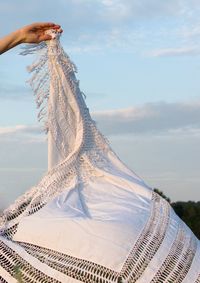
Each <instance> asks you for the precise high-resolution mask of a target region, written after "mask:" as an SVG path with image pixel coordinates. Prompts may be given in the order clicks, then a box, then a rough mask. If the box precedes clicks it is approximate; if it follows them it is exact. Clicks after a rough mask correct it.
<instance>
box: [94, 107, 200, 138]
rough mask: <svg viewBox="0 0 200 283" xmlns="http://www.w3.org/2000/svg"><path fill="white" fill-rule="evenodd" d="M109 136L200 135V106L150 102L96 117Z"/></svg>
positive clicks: (103, 113)
mask: <svg viewBox="0 0 200 283" xmlns="http://www.w3.org/2000/svg"><path fill="white" fill-rule="evenodd" d="M93 117H94V119H95V120H96V121H97V124H98V125H99V127H100V128H101V129H102V130H103V132H104V133H105V134H106V135H126V134H134V135H143V134H154V135H163V134H170V135H177V134H179V135H183V134H186V135H189V134H193V135H196V134H198V135H199V134H200V103H199V102H194V103H189V102H188V103H178V102H177V103H166V102H159V103H147V104H144V105H142V106H140V107H137V108H136V107H132V108H128V109H119V110H111V111H105V112H97V113H94V115H93Z"/></svg>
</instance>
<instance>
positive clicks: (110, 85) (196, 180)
mask: <svg viewBox="0 0 200 283" xmlns="http://www.w3.org/2000/svg"><path fill="white" fill-rule="evenodd" d="M35 21H52V22H56V23H59V24H61V25H62V27H63V29H64V33H63V36H62V39H61V41H62V44H63V46H64V48H65V50H66V51H67V52H68V54H69V55H70V57H71V58H72V60H73V61H74V62H75V63H76V65H77V67H78V70H79V73H78V75H77V76H78V78H79V79H80V86H81V89H82V90H83V91H84V92H85V94H86V95H87V98H86V102H87V104H88V106H89V108H90V111H91V112H92V113H93V118H94V119H95V120H96V121H97V124H98V125H99V127H100V128H101V130H102V131H103V132H104V133H105V135H106V136H108V138H109V140H110V142H111V144H112V146H113V147H114V149H115V151H116V152H117V153H118V155H119V156H120V158H121V159H123V160H124V162H125V163H127V164H128V165H129V167H131V168H132V169H133V170H134V171H135V172H136V173H137V174H139V175H140V176H141V177H142V178H143V179H144V180H145V181H146V183H148V184H149V185H150V186H152V187H158V188H160V189H162V190H163V191H164V192H165V193H166V194H167V195H168V196H169V197H171V199H172V200H189V199H191V200H200V192H199V187H200V177H199V170H200V162H199V160H200V149H199V143H200V83H199V76H200V57H199V55H200V5H199V1H197V0H188V1H187V0H168V1H162V0H57V1H56V2H55V1H47V0H44V1H39V0H34V1H32V0H31V1H25V0H18V1H16V2H14V3H13V1H11V0H7V1H0V36H3V35H5V34H7V33H9V32H11V31H13V30H15V29H17V28H20V27H21V26H23V25H26V24H29V23H32V22H35ZM19 52H20V48H19V47H17V48H15V49H13V50H11V51H9V52H7V53H6V54H4V55H1V56H0V83H1V87H0V113H1V114H0V180H1V182H0V199H1V202H2V204H4V205H7V204H8V203H10V202H12V201H13V200H14V199H15V198H16V196H17V195H19V194H21V193H22V192H24V191H25V190H26V189H28V188H29V187H30V186H33V185H35V184H36V183H37V181H38V180H39V179H40V177H41V176H42V174H43V173H44V172H45V170H46V166H47V160H46V159H47V149H46V147H47V144H46V137H45V136H44V134H42V133H41V125H39V124H38V123H37V110H36V107H35V103H34V99H33V96H32V93H31V90H30V87H29V86H28V84H27V83H25V81H26V80H27V79H28V78H29V74H28V73H27V72H26V66H27V65H28V64H30V63H31V62H32V60H33V58H32V57H31V56H30V57H23V56H20V55H19ZM38 165H39V166H38Z"/></svg>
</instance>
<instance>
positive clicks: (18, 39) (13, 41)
mask: <svg viewBox="0 0 200 283" xmlns="http://www.w3.org/2000/svg"><path fill="white" fill-rule="evenodd" d="M22 41H23V40H22V36H21V32H20V30H17V31H14V32H12V33H10V34H8V35H6V36H5V37H3V38H1V39H0V54H2V53H4V52H6V51H7V50H9V49H11V48H13V47H15V46H16V45H18V44H20V43H22Z"/></svg>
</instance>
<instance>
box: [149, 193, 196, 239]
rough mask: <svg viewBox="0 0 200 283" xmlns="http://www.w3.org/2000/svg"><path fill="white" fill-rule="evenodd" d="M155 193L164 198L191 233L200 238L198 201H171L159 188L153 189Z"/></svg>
mask: <svg viewBox="0 0 200 283" xmlns="http://www.w3.org/2000/svg"><path fill="white" fill-rule="evenodd" d="M154 191H155V192H156V193H158V194H159V195H161V196H162V197H163V198H164V199H166V200H167V201H168V202H169V203H170V204H171V206H172V207H173V209H174V210H175V212H176V214H177V215H178V216H179V217H180V218H181V219H182V220H183V221H184V222H185V223H186V224H187V225H188V226H189V227H190V229H191V230H192V231H193V233H194V234H195V235H196V236H197V238H199V239H200V201H197V202H195V201H177V202H171V200H170V198H168V197H167V196H166V195H165V194H164V193H163V192H162V191H161V190H158V189H154Z"/></svg>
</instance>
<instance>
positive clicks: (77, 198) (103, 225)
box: [0, 34, 200, 283]
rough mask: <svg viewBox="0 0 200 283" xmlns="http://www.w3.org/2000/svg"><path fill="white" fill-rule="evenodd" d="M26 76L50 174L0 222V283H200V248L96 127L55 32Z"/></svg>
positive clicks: (26, 51)
mask: <svg viewBox="0 0 200 283" xmlns="http://www.w3.org/2000/svg"><path fill="white" fill-rule="evenodd" d="M32 53H36V55H37V58H36V61H35V62H34V63H33V64H32V65H31V66H30V67H29V71H30V72H32V73H33V76H32V78H31V80H30V83H31V86H32V88H33V91H34V94H35V97H36V102H37V106H38V108H40V112H39V114H38V116H39V120H43V121H44V127H45V129H46V131H47V133H48V171H47V172H46V174H45V176H43V178H42V179H41V181H40V182H39V184H38V185H36V186H35V187H33V188H31V189H30V190H29V191H28V192H26V193H25V194H24V195H22V196H21V197H20V198H19V199H17V200H16V202H15V203H14V204H13V205H11V206H10V207H8V209H6V210H5V211H4V212H3V214H2V216H1V220H0V282H9V283H11V282H27V283H28V282H30V283H37V282H45V283H46V282H52V283H59V282H63V283H69V282H70V283H71V282H72V283H74V282H88V283H89V282H90V283H93V282H94V283H97V282H98V283H100V282H101V283H112V282H118V283H119V282H130V283H134V282H137V283H158V282H160V283H161V282H162V283H163V282H168V283H169V282H173V283H175V282H176V283H179V282H184V283H192V282H193V283H200V243H199V240H198V239H197V238H196V237H195V236H194V234H193V233H192V232H191V230H190V229H189V228H188V227H187V226H186V225H185V224H184V223H183V222H182V221H181V220H180V218H179V217H178V216H177V215H176V214H175V212H174V211H173V209H172V208H171V206H170V205H169V203H168V202H167V201H166V200H164V199H163V198H161V197H160V196H159V195H158V194H156V193H155V192H153V191H152V190H151V189H150V188H149V187H148V186H147V185H146V184H145V183H144V181H143V180H142V179H141V178H140V177H138V176H137V175H136V174H135V173H134V172H132V171H131V170H130V169H129V168H127V166H126V165H124V163H123V162H122V161H121V160H120V159H119V158H118V157H117V155H116V154H115V153H114V151H113V150H112V149H111V147H110V145H109V143H108V141H107V140H106V139H105V138H104V136H103V135H102V134H101V133H100V131H99V130H98V129H97V127H96V124H95V122H94V121H93V120H92V118H91V116H90V114H89V110H88V108H87V106H86V104H85V100H84V95H83V93H82V92H81V91H80V89H79V82H78V80H77V79H76V76H75V72H76V67H75V65H74V64H73V63H72V62H71V60H70V59H69V57H68V56H67V54H66V53H65V52H64V50H63V48H62V46H61V44H60V41H59V34H55V35H54V39H52V40H50V41H49V42H45V43H44V42H43V43H42V44H40V45H28V47H26V48H25V49H24V50H23V52H22V54H23V55H26V54H32Z"/></svg>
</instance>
